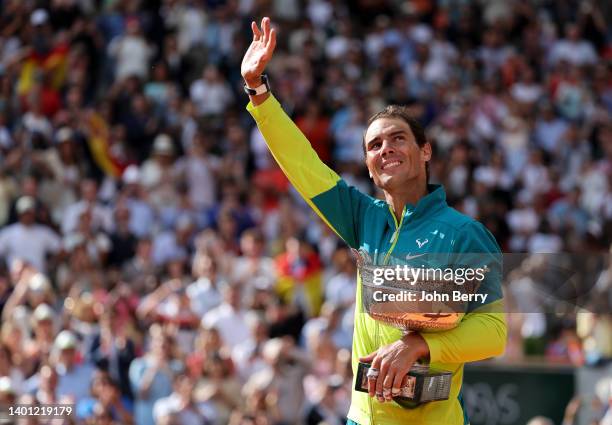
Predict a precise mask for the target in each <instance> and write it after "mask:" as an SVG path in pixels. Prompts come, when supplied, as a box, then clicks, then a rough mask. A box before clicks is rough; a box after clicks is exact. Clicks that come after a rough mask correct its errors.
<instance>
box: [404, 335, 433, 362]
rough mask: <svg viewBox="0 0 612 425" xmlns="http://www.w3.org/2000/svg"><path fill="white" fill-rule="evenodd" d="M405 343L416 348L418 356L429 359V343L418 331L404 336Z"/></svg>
mask: <svg viewBox="0 0 612 425" xmlns="http://www.w3.org/2000/svg"><path fill="white" fill-rule="evenodd" d="M402 341H403V342H404V344H406V345H408V346H409V347H411V348H412V349H413V350H415V353H416V355H417V358H419V359H421V358H422V359H427V358H429V345H427V342H426V341H425V339H424V338H423V337H422V336H421V334H420V333H418V332H411V333H409V334H408V335H405V336H403V337H402Z"/></svg>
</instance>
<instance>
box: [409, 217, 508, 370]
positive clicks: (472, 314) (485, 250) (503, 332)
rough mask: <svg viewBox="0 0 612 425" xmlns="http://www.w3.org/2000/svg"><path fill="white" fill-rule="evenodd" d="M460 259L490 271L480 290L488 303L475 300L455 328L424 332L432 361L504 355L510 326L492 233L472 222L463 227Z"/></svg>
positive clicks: (457, 258) (469, 264)
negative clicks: (505, 309) (507, 320)
mask: <svg viewBox="0 0 612 425" xmlns="http://www.w3.org/2000/svg"><path fill="white" fill-rule="evenodd" d="M456 252H457V257H456V261H458V262H459V263H460V264H461V265H463V266H468V267H472V268H479V267H484V266H486V267H487V268H488V272H487V273H486V277H485V279H484V280H483V282H482V283H481V285H480V287H479V289H478V291H477V293H479V294H487V301H486V302H484V303H480V302H478V303H471V304H470V305H469V307H468V313H467V314H466V315H465V316H464V318H463V320H462V321H461V323H460V324H459V325H458V326H457V327H456V328H454V329H451V330H448V331H445V332H439V333H422V334H421V335H422V337H423V338H424V339H425V341H426V342H427V345H428V346H429V355H430V361H431V362H432V363H465V362H473V361H478V360H484V359H487V358H489V357H495V356H499V355H501V354H503V352H504V350H505V348H506V338H507V327H506V319H505V313H504V304H503V295H502V289H501V279H502V255H501V252H500V249H499V246H498V245H497V242H496V241H495V238H494V237H493V235H491V233H490V232H489V231H488V230H487V229H486V228H485V227H484V226H483V225H482V224H480V223H478V222H475V221H472V222H470V223H468V224H466V225H465V226H463V228H462V229H461V233H460V236H459V238H458V240H457V245H456Z"/></svg>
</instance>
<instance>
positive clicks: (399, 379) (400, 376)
mask: <svg viewBox="0 0 612 425" xmlns="http://www.w3.org/2000/svg"><path fill="white" fill-rule="evenodd" d="M406 382H408V375H407V374H405V373H396V374H395V378H394V379H393V384H392V385H391V395H392V396H393V397H397V396H399V395H400V394H401V392H402V387H404V386H405V385H406Z"/></svg>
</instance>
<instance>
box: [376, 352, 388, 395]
mask: <svg viewBox="0 0 612 425" xmlns="http://www.w3.org/2000/svg"><path fill="white" fill-rule="evenodd" d="M390 367H391V364H390V363H389V361H386V360H383V361H382V362H381V364H380V374H379V375H378V379H376V398H377V399H378V401H380V402H381V403H384V402H385V397H384V396H383V383H384V382H385V380H386V379H387V374H388V373H389V369H390ZM389 386H390V385H389Z"/></svg>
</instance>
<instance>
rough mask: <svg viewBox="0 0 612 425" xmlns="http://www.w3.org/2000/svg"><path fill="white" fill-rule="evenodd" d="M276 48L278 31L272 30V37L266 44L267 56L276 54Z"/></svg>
mask: <svg viewBox="0 0 612 425" xmlns="http://www.w3.org/2000/svg"><path fill="white" fill-rule="evenodd" d="M275 47H276V30H275V29H274V28H272V29H271V30H270V37H269V38H268V41H267V43H266V55H267V56H272V52H274V48H275Z"/></svg>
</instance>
